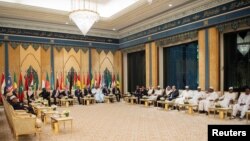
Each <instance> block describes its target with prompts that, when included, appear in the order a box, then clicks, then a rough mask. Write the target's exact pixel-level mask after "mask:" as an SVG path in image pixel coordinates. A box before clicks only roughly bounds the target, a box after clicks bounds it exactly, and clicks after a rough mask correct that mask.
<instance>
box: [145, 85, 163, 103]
mask: <svg viewBox="0 0 250 141" xmlns="http://www.w3.org/2000/svg"><path fill="white" fill-rule="evenodd" d="M162 94H163V91H162V89H161V86H157V89H155V92H154V94H153V95H151V96H149V98H148V99H149V100H153V101H156V100H157V98H158V97H160V96H162Z"/></svg>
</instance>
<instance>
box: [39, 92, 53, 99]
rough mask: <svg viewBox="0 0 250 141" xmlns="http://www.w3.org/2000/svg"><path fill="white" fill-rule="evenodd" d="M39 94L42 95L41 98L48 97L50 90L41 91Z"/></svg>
mask: <svg viewBox="0 0 250 141" xmlns="http://www.w3.org/2000/svg"><path fill="white" fill-rule="evenodd" d="M39 96H41V97H43V99H49V98H50V92H47V91H43V92H41V93H40V94H39Z"/></svg>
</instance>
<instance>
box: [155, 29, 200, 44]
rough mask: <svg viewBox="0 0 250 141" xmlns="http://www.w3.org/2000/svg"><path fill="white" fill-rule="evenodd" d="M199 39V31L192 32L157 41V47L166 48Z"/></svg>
mask: <svg viewBox="0 0 250 141" xmlns="http://www.w3.org/2000/svg"><path fill="white" fill-rule="evenodd" d="M197 37H198V31H190V32H186V33H181V34H178V35H174V36H170V37H167V38H164V39H160V40H158V41H156V46H157V47H164V46H166V45H169V44H172V43H175V42H180V41H184V40H187V39H194V38H197Z"/></svg>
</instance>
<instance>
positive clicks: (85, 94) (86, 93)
mask: <svg viewBox="0 0 250 141" xmlns="http://www.w3.org/2000/svg"><path fill="white" fill-rule="evenodd" d="M82 94H83V96H87V95H88V94H89V92H88V89H87V86H85V87H84V88H83V89H82Z"/></svg>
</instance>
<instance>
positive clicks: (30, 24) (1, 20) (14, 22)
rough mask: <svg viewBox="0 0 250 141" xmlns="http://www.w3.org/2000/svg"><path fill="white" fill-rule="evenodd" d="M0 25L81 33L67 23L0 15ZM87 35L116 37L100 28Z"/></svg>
mask: <svg viewBox="0 0 250 141" xmlns="http://www.w3.org/2000/svg"><path fill="white" fill-rule="evenodd" d="M0 27H11V28H18V29H30V30H40V31H50V32H59V33H66V34H76V35H82V33H81V32H80V31H79V29H78V28H77V27H75V26H69V25H58V24H52V23H43V22H36V21H27V20H21V19H10V18H5V17H0ZM88 35H90V36H94V37H105V38H114V39H117V37H118V36H117V32H115V31H113V30H102V29H94V28H92V29H91V30H90V31H89V33H88Z"/></svg>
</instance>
